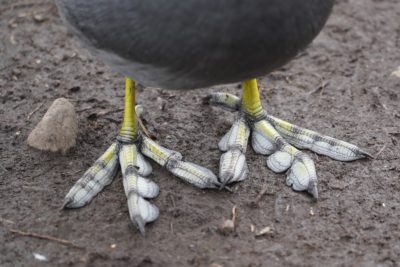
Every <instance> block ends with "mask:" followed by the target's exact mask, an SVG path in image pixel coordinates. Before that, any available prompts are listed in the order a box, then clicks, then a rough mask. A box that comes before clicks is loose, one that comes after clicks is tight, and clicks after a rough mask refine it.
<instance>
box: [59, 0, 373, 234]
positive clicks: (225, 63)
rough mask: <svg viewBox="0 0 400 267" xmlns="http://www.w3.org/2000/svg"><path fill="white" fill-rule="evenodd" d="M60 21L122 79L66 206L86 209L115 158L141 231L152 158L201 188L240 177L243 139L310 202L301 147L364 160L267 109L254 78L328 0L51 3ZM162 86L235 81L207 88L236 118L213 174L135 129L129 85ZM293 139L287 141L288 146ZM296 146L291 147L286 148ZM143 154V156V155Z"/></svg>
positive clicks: (316, 22)
mask: <svg viewBox="0 0 400 267" xmlns="http://www.w3.org/2000/svg"><path fill="white" fill-rule="evenodd" d="M56 2H57V5H58V8H59V11H60V14H61V16H62V18H63V20H64V21H65V22H66V23H67V24H68V25H69V26H70V29H71V30H72V31H73V32H74V33H75V34H76V35H77V36H78V38H80V39H81V40H82V41H83V43H84V44H85V45H86V46H87V47H88V48H89V49H90V50H91V51H92V52H93V53H94V54H95V55H96V56H97V57H98V58H99V59H101V60H103V61H104V62H105V63H107V64H109V65H110V66H111V67H112V68H114V69H115V70H116V71H118V72H120V73H121V74H123V75H125V76H126V78H125V111H124V119H123V125H122V128H121V130H120V133H119V135H118V137H117V140H116V141H115V142H114V143H113V144H112V145H111V147H110V148H109V149H108V150H107V151H106V152H105V153H104V154H103V155H102V156H101V157H100V158H99V159H98V160H97V161H96V162H95V163H94V165H93V166H92V167H91V168H90V169H89V170H88V171H87V172H86V173H85V174H84V175H83V177H82V178H81V179H79V180H78V182H77V183H76V184H75V185H74V186H73V187H72V189H71V190H70V191H69V193H68V194H67V196H66V198H65V202H64V207H66V208H78V207H82V206H84V205H86V204H87V203H88V202H89V201H90V200H91V199H92V198H93V197H94V196H95V195H96V194H97V193H99V192H100V191H101V190H102V189H103V188H104V187H105V186H106V185H108V184H110V183H111V181H112V179H113V177H114V175H115V173H116V172H117V169H118V162H119V163H120V166H121V169H122V175H123V184H124V188H125V193H126V196H127V198H128V207H129V214H130V217H131V220H132V221H133V222H134V223H135V224H136V225H137V227H138V228H139V230H140V231H141V232H142V233H144V226H145V224H146V223H148V222H151V221H154V220H155V219H156V218H157V217H158V213H159V211H158V209H157V207H155V206H154V205H153V204H151V203H150V202H149V201H147V200H146V199H148V198H154V197H156V196H157V195H158V192H159V189H158V186H157V185H156V184H155V183H154V182H152V181H150V180H149V179H147V178H145V176H147V175H149V174H150V172H151V165H150V164H149V163H148V162H147V161H146V159H145V158H144V157H143V155H145V156H146V157H148V158H151V159H153V160H154V161H155V162H157V163H158V164H160V165H162V166H164V167H166V169H167V170H169V171H170V172H172V173H173V174H174V175H176V176H178V177H180V178H182V179H183V180H185V181H187V182H189V183H191V184H193V185H195V186H197V187H200V188H224V187H225V185H227V184H229V183H231V182H237V181H242V180H244V179H245V178H246V177H247V173H248V167H247V163H246V160H245V152H246V147H247V141H248V138H249V136H250V134H251V143H252V147H253V149H254V150H255V152H257V153H260V154H263V155H268V158H267V165H268V167H269V168H270V169H272V170H273V171H275V172H284V171H286V170H288V169H290V171H289V172H288V176H287V179H286V183H287V185H288V186H291V187H292V188H293V189H294V190H296V191H302V190H306V191H308V192H309V193H310V194H311V195H312V196H313V197H314V198H318V190H317V175H316V172H315V167H314V163H313V161H312V160H311V158H310V157H309V156H307V155H306V154H305V153H303V152H301V151H299V150H297V149H296V148H295V147H298V148H307V149H310V150H312V151H314V152H316V153H319V154H323V155H327V156H329V157H331V158H334V159H336V160H341V161H351V160H356V159H359V158H364V157H367V156H369V154H367V153H366V152H364V151H362V150H361V149H359V148H358V147H356V146H354V145H352V144H349V143H346V142H343V141H340V140H337V139H334V138H331V137H327V136H323V135H320V134H318V133H316V132H313V131H310V130H307V129H304V128H301V127H298V126H295V125H292V124H290V123H288V122H286V121H283V120H280V119H278V118H275V117H273V116H270V115H269V114H267V113H266V112H265V111H264V109H263V107H262V105H261V101H260V98H259V92H258V88H257V82H256V80H255V77H257V76H259V75H265V74H267V73H269V72H270V71H272V70H274V69H276V68H277V67H280V66H282V65H283V64H285V63H286V62H287V61H288V60H290V59H291V58H293V57H294V56H295V55H296V54H297V53H298V52H299V51H300V50H301V49H303V48H304V47H305V46H306V45H308V44H309V43H310V42H311V41H312V40H313V38H315V36H316V35H317V34H318V33H319V31H320V30H321V28H322V27H323V25H324V24H325V22H326V20H327V18H328V16H329V14H330V12H331V9H332V6H333V0H284V1H282V0H247V1H240V0H185V1H178V0H146V1H141V0H118V1H111V0H85V1H81V0H56ZM132 78H134V79H135V81H136V82H139V83H141V84H143V85H145V86H151V87H161V88H165V89H179V90H187V89H195V88H201V87H206V86H211V85H216V84H224V83H233V82H239V81H243V86H242V88H243V89H242V96H241V98H239V97H236V96H234V95H231V94H226V93H214V94H212V95H211V96H209V97H208V100H209V103H211V104H214V105H219V106H222V107H225V108H228V109H230V110H238V111H239V116H238V119H237V121H236V122H235V123H234V124H233V126H232V128H231V129H230V130H229V132H228V133H227V134H226V135H225V136H224V137H223V138H222V140H221V141H220V143H219V148H220V149H221V150H222V151H223V152H224V154H223V155H222V157H221V160H220V172H219V175H218V177H217V176H216V175H214V174H213V173H212V172H211V171H210V170H208V169H206V168H203V167H201V166H198V165H196V164H193V163H190V162H185V161H183V160H182V155H181V154H180V153H179V152H176V151H172V150H169V149H166V148H164V147H161V146H160V145H158V144H157V143H155V142H154V141H152V140H151V139H150V138H148V137H147V136H146V135H145V134H142V131H141V129H139V127H138V126H137V125H138V124H137V116H139V117H140V114H141V110H140V108H139V109H135V82H134V80H133V79H132ZM292 145H293V146H292ZM294 146H295V147H294ZM142 154H143V155H142Z"/></svg>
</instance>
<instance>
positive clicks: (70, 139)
mask: <svg viewBox="0 0 400 267" xmlns="http://www.w3.org/2000/svg"><path fill="white" fill-rule="evenodd" d="M77 134H78V119H77V115H76V113H75V110H74V106H73V105H72V104H71V103H70V102H69V101H68V100H67V99H65V98H58V99H56V100H55V101H54V102H53V104H52V105H51V106H50V108H49V109H48V110H47V112H46V114H44V116H43V118H42V120H41V121H40V122H39V123H38V124H37V125H36V127H35V128H34V129H33V131H32V132H31V133H30V134H29V136H28V140H27V142H28V145H29V146H31V147H34V148H37V149H39V150H42V151H51V152H61V153H62V154H65V153H67V151H68V150H69V149H70V148H72V147H73V146H75V144H76V138H77Z"/></svg>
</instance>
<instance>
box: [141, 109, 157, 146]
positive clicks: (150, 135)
mask: <svg viewBox="0 0 400 267" xmlns="http://www.w3.org/2000/svg"><path fill="white" fill-rule="evenodd" d="M136 118H137V120H138V122H139V125H140V128H142V130H143V133H144V135H146V136H147V137H148V138H150V139H152V140H156V139H157V138H156V137H155V136H154V134H151V133H150V132H149V131H148V130H147V128H146V126H144V123H143V121H142V119H141V118H140V116H138V115H137V114H136Z"/></svg>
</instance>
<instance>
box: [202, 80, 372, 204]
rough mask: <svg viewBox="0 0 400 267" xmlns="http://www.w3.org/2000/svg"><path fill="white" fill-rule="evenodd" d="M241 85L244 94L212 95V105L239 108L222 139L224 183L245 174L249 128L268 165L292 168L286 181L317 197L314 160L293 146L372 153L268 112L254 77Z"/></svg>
mask: <svg viewBox="0 0 400 267" xmlns="http://www.w3.org/2000/svg"><path fill="white" fill-rule="evenodd" d="M242 87H243V91H242V97H241V98H238V97H236V96H234V95H231V94H226V93H215V94H212V95H211V96H210V97H209V100H210V103H211V104H213V105H217V106H222V107H224V108H227V109H229V110H233V111H235V110H237V111H239V118H238V119H237V121H236V122H235V123H234V125H233V126H232V128H231V129H230V131H229V132H228V133H227V134H226V135H225V136H224V137H223V138H222V140H221V141H220V143H219V147H220V149H221V150H222V151H223V152H225V153H224V154H223V155H222V156H221V162H220V173H219V176H220V180H221V182H222V183H223V184H227V183H230V182H235V181H241V180H244V179H245V178H246V174H247V172H248V168H247V164H246V161H245V152H246V146H247V140H248V137H249V135H250V132H251V142H252V147H253V149H254V150H255V152H257V153H259V154H263V155H267V156H268V158H267V166H268V167H269V168H270V169H271V170H273V171H274V172H284V171H286V170H287V169H289V168H290V171H289V174H288V176H287V179H286V183H287V185H289V186H291V187H292V188H293V189H294V190H296V191H303V190H306V191H308V192H309V193H310V194H312V195H313V196H314V197H315V198H317V197H318V190H317V175H316V172H315V166H314V163H313V161H312V160H311V158H310V157H309V156H308V155H306V154H305V153H303V152H301V151H299V150H298V149H296V148H295V147H294V146H296V147H298V148H306V149H310V150H312V151H314V152H316V153H319V154H322V155H326V156H329V157H331V158H334V159H336V160H340V161H351V160H356V159H360V158H365V157H369V156H370V155H369V154H368V153H366V152H364V151H362V150H361V149H360V148H358V147H357V146H354V145H352V144H349V143H347V142H344V141H341V140H337V139H334V138H332V137H328V136H323V135H321V134H318V133H316V132H313V131H310V130H307V129H304V128H301V127H298V126H296V125H293V124H290V123H288V122H286V121H283V120H280V119H277V118H275V117H273V116H270V115H268V114H267V113H266V112H265V111H264V109H263V107H262V105H261V101H260V96H259V90H258V86H257V81H256V80H255V79H251V80H247V81H244V82H243V86H242ZM244 129H246V130H244ZM292 145H293V146H292Z"/></svg>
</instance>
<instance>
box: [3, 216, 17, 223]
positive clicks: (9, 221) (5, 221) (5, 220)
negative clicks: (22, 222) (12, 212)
mask: <svg viewBox="0 0 400 267" xmlns="http://www.w3.org/2000/svg"><path fill="white" fill-rule="evenodd" d="M0 222H2V223H8V224H15V222H13V221H11V220H7V219H4V218H1V217H0Z"/></svg>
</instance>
